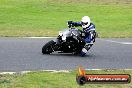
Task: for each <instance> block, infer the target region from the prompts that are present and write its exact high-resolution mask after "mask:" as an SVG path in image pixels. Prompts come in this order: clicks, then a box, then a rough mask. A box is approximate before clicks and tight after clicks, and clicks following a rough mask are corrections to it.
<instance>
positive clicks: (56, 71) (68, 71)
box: [0, 69, 132, 75]
mask: <svg viewBox="0 0 132 88" xmlns="http://www.w3.org/2000/svg"><path fill="white" fill-rule="evenodd" d="M85 70H86V71H91V70H96V71H97V70H109V71H116V70H132V69H85ZM39 71H43V72H51V73H61V72H62V73H70V72H71V71H72V70H39ZM73 71H74V70H73ZM30 72H37V71H20V72H0V75H3V74H10V75H12V74H17V73H20V74H25V73H30Z"/></svg>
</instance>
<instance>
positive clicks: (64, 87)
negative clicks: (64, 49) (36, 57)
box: [0, 70, 132, 88]
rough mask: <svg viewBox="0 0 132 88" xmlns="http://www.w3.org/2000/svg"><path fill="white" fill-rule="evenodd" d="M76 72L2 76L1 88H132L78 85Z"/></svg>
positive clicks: (126, 71) (122, 72)
mask: <svg viewBox="0 0 132 88" xmlns="http://www.w3.org/2000/svg"><path fill="white" fill-rule="evenodd" d="M76 73H77V72H76V71H72V72H70V73H51V72H42V71H40V72H30V73H26V74H20V73H17V74H13V75H9V74H6V75H0V88H131V87H132V82H131V83H129V84H86V85H84V86H79V85H78V84H77V83H76ZM87 74H130V75H132V70H102V71H87Z"/></svg>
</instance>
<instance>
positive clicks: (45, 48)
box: [42, 40, 55, 54]
mask: <svg viewBox="0 0 132 88" xmlns="http://www.w3.org/2000/svg"><path fill="white" fill-rule="evenodd" d="M54 44H55V42H54V41H53V40H51V41H49V42H48V43H46V44H45V45H44V46H43V47H42V53H43V54H50V53H52V52H53V51H54V49H53V48H54V47H53V46H54Z"/></svg>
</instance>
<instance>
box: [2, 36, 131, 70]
mask: <svg viewBox="0 0 132 88" xmlns="http://www.w3.org/2000/svg"><path fill="white" fill-rule="evenodd" d="M51 39H53V38H41V39H39V38H37V39H34V38H0V72H5V71H16V72H17V71H29V70H33V71H36V70H75V69H77V68H78V67H79V66H83V67H84V68H85V69H124V68H125V69H131V68H132V39H131V38H126V39H97V40H96V43H95V45H94V46H93V47H92V48H91V49H90V51H89V52H88V53H87V56H86V57H80V56H75V55H71V54H58V53H53V54H50V55H43V54H42V53H41V48H42V46H43V45H44V44H45V43H46V42H48V41H49V40H51Z"/></svg>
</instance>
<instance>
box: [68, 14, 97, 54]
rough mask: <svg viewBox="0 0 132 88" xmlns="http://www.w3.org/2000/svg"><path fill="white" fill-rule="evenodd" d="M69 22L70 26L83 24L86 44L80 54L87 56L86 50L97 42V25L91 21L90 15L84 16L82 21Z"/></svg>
mask: <svg viewBox="0 0 132 88" xmlns="http://www.w3.org/2000/svg"><path fill="white" fill-rule="evenodd" d="M67 24H68V27H69V28H70V27H74V26H75V27H77V26H82V28H83V32H84V33H85V38H84V40H85V43H86V44H85V46H84V48H83V49H82V51H81V53H80V55H81V56H85V55H86V52H87V51H88V50H89V49H90V48H91V47H92V45H93V43H94V42H95V35H96V32H95V25H94V24H93V23H91V21H90V18H89V17H88V16H83V17H82V20H81V22H73V21H68V22H67Z"/></svg>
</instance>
